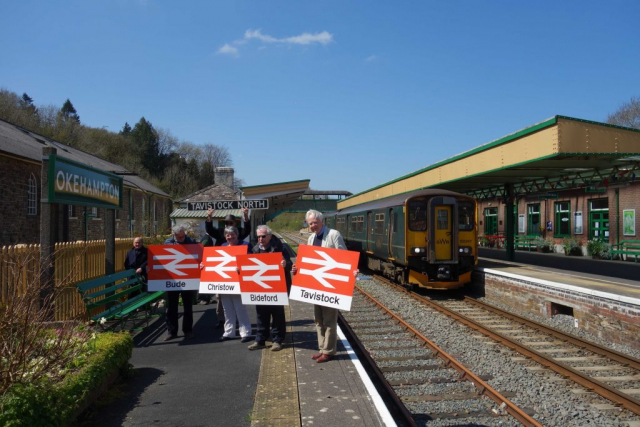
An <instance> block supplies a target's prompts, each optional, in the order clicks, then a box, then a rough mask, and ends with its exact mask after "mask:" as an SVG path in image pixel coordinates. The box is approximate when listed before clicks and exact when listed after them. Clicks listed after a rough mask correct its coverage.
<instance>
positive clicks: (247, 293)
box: [237, 252, 289, 305]
mask: <svg viewBox="0 0 640 427" xmlns="http://www.w3.org/2000/svg"><path fill="white" fill-rule="evenodd" d="M282 260H283V258H282V254H281V253H279V252H274V253H268V254H264V253H263V254H248V255H238V257H237V262H238V268H239V269H240V289H241V290H242V303H243V304H255V305H289V299H288V298H287V282H286V281H285V279H284V268H283V267H282Z"/></svg>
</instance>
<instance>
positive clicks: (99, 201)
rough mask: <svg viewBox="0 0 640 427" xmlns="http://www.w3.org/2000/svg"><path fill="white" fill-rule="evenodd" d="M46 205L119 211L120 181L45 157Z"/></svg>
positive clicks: (94, 170)
mask: <svg viewBox="0 0 640 427" xmlns="http://www.w3.org/2000/svg"><path fill="white" fill-rule="evenodd" d="M48 192H49V203H63V204H68V205H81V206H95V207H101V208H109V209H122V195H123V192H122V177H121V176H118V175H116V174H113V173H110V172H106V171H103V170H100V169H96V168H92V167H91V166H87V165H84V164H82V163H78V162H74V161H73V160H69V159H65V158H64V157H60V156H57V155H55V154H52V155H50V156H49V188H48Z"/></svg>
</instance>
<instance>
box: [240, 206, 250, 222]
mask: <svg viewBox="0 0 640 427" xmlns="http://www.w3.org/2000/svg"><path fill="white" fill-rule="evenodd" d="M242 217H243V218H244V220H245V221H249V209H247V208H242Z"/></svg>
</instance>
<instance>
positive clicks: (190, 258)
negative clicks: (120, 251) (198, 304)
mask: <svg viewBox="0 0 640 427" xmlns="http://www.w3.org/2000/svg"><path fill="white" fill-rule="evenodd" d="M148 260H149V264H148V266H149V277H148V279H149V281H148V284H147V285H148V289H149V290H150V291H196V290H198V288H199V285H200V262H201V260H202V246H201V245H150V246H149V256H148Z"/></svg>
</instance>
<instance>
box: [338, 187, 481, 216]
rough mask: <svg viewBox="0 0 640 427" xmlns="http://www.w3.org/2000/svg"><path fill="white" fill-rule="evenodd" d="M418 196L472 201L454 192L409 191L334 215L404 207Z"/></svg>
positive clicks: (349, 208)
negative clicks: (452, 197)
mask: <svg viewBox="0 0 640 427" xmlns="http://www.w3.org/2000/svg"><path fill="white" fill-rule="evenodd" d="M420 196H455V197H460V198H463V199H467V200H474V199H473V197H470V196H467V195H465V194H460V193H456V192H454V191H449V190H440V189H438V188H428V189H426V190H416V191H409V192H407V193H402V194H397V195H395V196H390V197H386V198H384V199H379V200H374V201H371V202H366V203H362V204H359V205H355V206H350V207H348V208H345V209H340V210H338V211H337V212H335V213H337V214H339V215H344V214H349V213H352V212H360V211H364V210H372V209H382V208H388V207H392V206H404V205H405V203H406V202H407V199H410V198H413V197H420ZM332 213H334V212H332ZM325 215H326V214H325Z"/></svg>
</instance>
